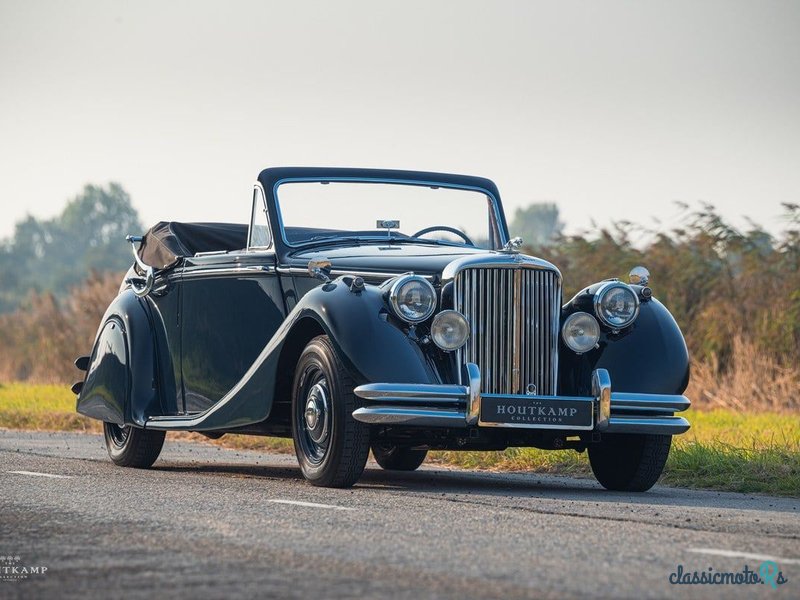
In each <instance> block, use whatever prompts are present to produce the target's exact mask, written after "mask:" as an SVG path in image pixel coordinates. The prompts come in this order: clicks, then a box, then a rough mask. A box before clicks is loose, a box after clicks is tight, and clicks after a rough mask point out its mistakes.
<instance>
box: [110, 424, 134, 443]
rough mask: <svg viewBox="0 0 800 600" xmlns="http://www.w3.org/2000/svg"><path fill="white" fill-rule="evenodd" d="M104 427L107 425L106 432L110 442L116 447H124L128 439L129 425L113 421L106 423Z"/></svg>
mask: <svg viewBox="0 0 800 600" xmlns="http://www.w3.org/2000/svg"><path fill="white" fill-rule="evenodd" d="M106 427H108V434H109V437H110V438H111V442H112V443H113V444H114V445H115V446H116V447H117V448H124V447H125V442H127V441H128V434H129V433H130V427H128V426H127V425H117V424H115V423H107V424H106Z"/></svg>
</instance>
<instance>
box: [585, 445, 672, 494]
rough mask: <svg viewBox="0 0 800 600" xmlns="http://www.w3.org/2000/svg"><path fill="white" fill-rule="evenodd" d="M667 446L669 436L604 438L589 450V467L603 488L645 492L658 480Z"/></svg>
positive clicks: (664, 461)
mask: <svg viewBox="0 0 800 600" xmlns="http://www.w3.org/2000/svg"><path fill="white" fill-rule="evenodd" d="M671 443H672V436H671V435H652V434H625V435H623V434H616V435H614V434H608V435H604V436H603V439H602V441H601V442H600V443H597V444H591V445H590V446H589V463H590V464H591V465H592V472H593V473H594V476H595V477H596V478H597V481H599V482H600V484H601V485H602V486H603V487H604V488H606V489H608V490H615V491H620V492H646V491H647V490H649V489H650V488H651V487H653V486H654V485H655V483H656V481H658V478H659V477H661V472H662V471H663V470H664V465H665V464H666V463H667V457H668V456H669V448H670V445H671Z"/></svg>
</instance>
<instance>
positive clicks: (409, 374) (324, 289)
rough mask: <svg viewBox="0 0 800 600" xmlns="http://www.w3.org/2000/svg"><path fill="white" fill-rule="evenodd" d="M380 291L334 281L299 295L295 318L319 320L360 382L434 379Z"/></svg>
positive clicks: (373, 287) (341, 358) (425, 380)
mask: <svg viewBox="0 0 800 600" xmlns="http://www.w3.org/2000/svg"><path fill="white" fill-rule="evenodd" d="M383 293H384V292H383V290H382V289H381V288H378V287H375V286H367V287H366V288H365V289H364V290H362V291H360V292H355V293H354V292H351V291H350V288H349V287H348V285H347V283H346V280H342V279H338V280H336V281H333V282H331V283H328V284H325V285H322V286H319V287H317V288H314V289H313V290H311V291H310V292H308V293H307V294H306V295H305V296H303V298H302V299H301V300H300V302H299V303H298V305H297V307H296V309H299V314H298V318H307V317H310V318H313V319H314V320H316V321H317V322H318V323H319V325H320V326H321V327H322V329H324V330H325V333H326V334H327V335H328V337H330V339H331V342H332V344H333V347H334V350H335V351H336V353H337V356H338V357H339V359H340V360H341V361H342V363H344V365H345V366H346V367H347V368H348V370H349V371H350V373H351V375H352V376H353V379H355V380H356V381H357V382H358V383H368V382H375V381H381V382H387V383H401V382H404V383H436V382H437V381H438V377H437V375H436V373H435V371H434V369H433V368H432V367H431V365H430V363H429V362H428V361H426V359H425V356H424V354H423V353H422V350H421V349H420V347H419V345H418V344H417V343H416V342H415V341H414V340H412V339H411V338H410V337H409V336H408V335H407V334H406V333H405V332H404V331H403V330H402V329H401V328H400V327H399V326H398V324H397V323H396V321H395V319H394V318H393V317H392V315H390V314H389V312H388V309H387V307H386V303H385V302H384V299H383ZM293 312H294V311H293Z"/></svg>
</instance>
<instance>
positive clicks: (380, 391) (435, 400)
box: [353, 363, 691, 435]
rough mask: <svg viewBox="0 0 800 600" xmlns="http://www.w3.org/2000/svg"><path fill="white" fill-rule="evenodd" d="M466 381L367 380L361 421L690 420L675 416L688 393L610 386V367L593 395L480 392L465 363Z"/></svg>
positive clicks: (612, 427) (564, 423) (634, 425)
mask: <svg viewBox="0 0 800 600" xmlns="http://www.w3.org/2000/svg"><path fill="white" fill-rule="evenodd" d="M464 374H465V381H468V382H469V384H468V385H449V384H445V385H430V384H402V383H369V384H366V385H361V386H359V387H357V388H356V389H355V394H356V396H358V397H359V398H362V399H363V400H364V401H365V402H366V406H363V407H361V408H359V409H357V410H355V411H354V412H353V418H355V419H356V420H357V421H361V422H362V423H369V424H372V425H387V426H397V427H406V426H408V427H426V428H428V427H434V428H439V427H443V428H467V427H473V426H477V427H503V428H524V429H557V430H574V431H600V432H607V433H651V434H666V435H675V434H679V433H684V432H685V431H687V430H688V429H689V422H688V421H687V420H686V419H684V418H683V417H679V416H675V413H676V412H681V411H684V410H686V409H687V408H689V406H690V404H691V403H690V402H689V399H688V398H686V396H681V395H666V394H638V393H630V392H612V391H611V377H610V376H609V374H608V371H607V370H606V369H596V370H595V371H593V373H592V396H590V397H582V396H535V395H523V394H481V391H480V390H481V375H480V370H479V369H478V366H477V365H475V364H473V363H468V364H467V365H465V367H464Z"/></svg>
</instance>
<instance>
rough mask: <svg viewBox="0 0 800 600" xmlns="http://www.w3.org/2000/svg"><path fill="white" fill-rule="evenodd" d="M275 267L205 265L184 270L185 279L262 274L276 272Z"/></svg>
mask: <svg viewBox="0 0 800 600" xmlns="http://www.w3.org/2000/svg"><path fill="white" fill-rule="evenodd" d="M274 272H275V267H270V266H266V265H263V266H252V267H223V268H219V269H215V268H213V267H204V268H200V269H194V270H185V271H184V272H183V278H184V279H192V278H194V277H227V276H229V275H236V276H239V277H242V276H253V275H261V274H264V273H274Z"/></svg>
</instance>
